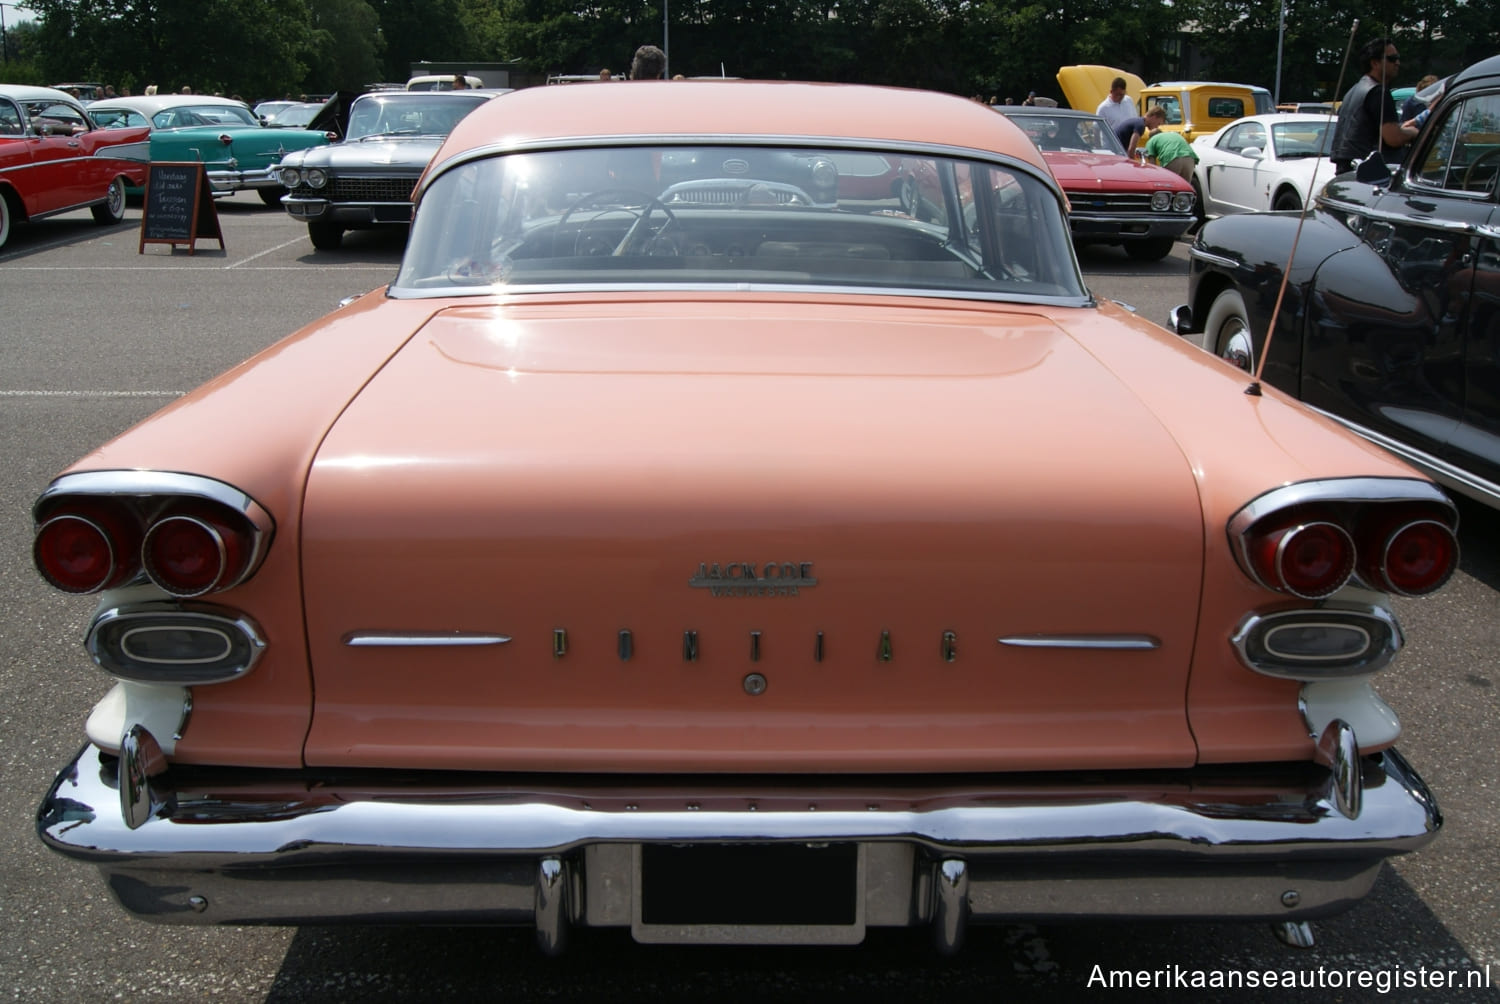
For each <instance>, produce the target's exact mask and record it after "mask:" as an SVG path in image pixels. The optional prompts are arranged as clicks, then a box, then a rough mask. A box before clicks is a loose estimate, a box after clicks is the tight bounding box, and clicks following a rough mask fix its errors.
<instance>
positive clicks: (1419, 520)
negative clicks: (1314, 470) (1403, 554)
mask: <svg viewBox="0 0 1500 1004" xmlns="http://www.w3.org/2000/svg"><path fill="white" fill-rule="evenodd" d="M1317 523H1328V524H1331V525H1333V526H1335V527H1337V528H1339V529H1340V530H1342V531H1343V532H1344V533H1346V534H1347V535H1348V538H1349V539H1350V541H1352V543H1353V545H1354V562H1353V566H1352V569H1351V573H1350V575H1349V576H1348V577H1347V578H1345V579H1344V581H1341V582H1338V583H1337V584H1336V585H1335V587H1334V588H1331V589H1326V590H1318V591H1311V592H1310V591H1306V590H1301V591H1299V590H1294V589H1293V588H1289V587H1288V584H1287V583H1286V582H1284V581H1282V580H1281V578H1280V577H1279V576H1277V575H1275V574H1271V573H1270V572H1268V571H1267V570H1266V569H1265V568H1264V567H1262V566H1263V562H1262V561H1260V560H1258V559H1257V554H1256V545H1257V544H1258V543H1260V542H1263V541H1266V540H1269V539H1272V538H1274V536H1275V535H1276V534H1277V533H1283V532H1286V531H1287V530H1288V529H1289V528H1293V529H1295V528H1301V527H1306V526H1312V525H1314V524H1317ZM1412 526H1428V527H1437V528H1440V529H1441V530H1442V531H1443V532H1444V533H1445V534H1446V535H1447V537H1448V538H1449V539H1448V540H1447V541H1446V542H1445V543H1447V544H1448V545H1449V546H1448V550H1447V555H1448V557H1449V559H1450V560H1449V567H1448V568H1447V569H1446V570H1443V572H1442V574H1439V575H1437V576H1435V577H1434V578H1433V580H1432V581H1431V583H1429V584H1426V585H1425V588H1423V589H1420V590H1406V589H1402V588H1399V586H1398V585H1397V584H1396V583H1394V582H1392V581H1391V580H1390V577H1389V576H1388V575H1386V574H1384V565H1385V562H1386V561H1387V560H1388V557H1387V556H1388V554H1389V551H1390V547H1391V544H1392V542H1393V541H1394V539H1395V535H1396V534H1398V533H1400V532H1402V531H1404V530H1405V529H1408V528H1410V527H1412ZM1225 529H1226V532H1227V534H1228V538H1229V545H1230V549H1231V551H1232V552H1233V553H1234V556H1235V560H1236V561H1237V562H1238V563H1239V565H1240V568H1241V569H1242V570H1243V571H1244V573H1245V574H1246V575H1247V576H1249V577H1250V579H1252V580H1253V581H1254V582H1256V583H1258V584H1259V585H1261V586H1263V587H1265V588H1266V589H1268V590H1271V591H1272V592H1277V593H1282V594H1284V595H1290V596H1295V597H1297V598H1299V599H1304V600H1321V599H1323V598H1324V597H1326V596H1330V595H1333V594H1334V593H1336V592H1337V591H1338V589H1339V588H1341V587H1342V586H1343V585H1344V584H1345V583H1346V582H1348V581H1350V580H1358V581H1359V582H1361V583H1363V584H1365V585H1367V586H1369V587H1370V588H1372V589H1377V590H1381V591H1383V592H1392V593H1397V594H1398V595H1403V596H1412V595H1427V594H1429V593H1431V592H1434V591H1436V590H1437V589H1439V588H1441V587H1442V585H1443V583H1445V582H1446V581H1447V580H1448V579H1449V578H1450V577H1451V576H1452V574H1453V571H1454V570H1455V569H1456V568H1457V567H1458V561H1459V553H1458V538H1457V529H1458V510H1457V508H1456V507H1455V506H1454V504H1453V502H1452V500H1450V499H1449V498H1448V496H1447V495H1446V494H1444V493H1443V491H1442V489H1440V488H1439V487H1438V486H1437V485H1435V484H1433V483H1432V482H1430V481H1424V480H1421V479H1419V478H1377V477H1356V478H1335V479H1327V480H1320V481H1304V482H1297V483H1295V484H1290V485H1284V486H1282V487H1280V488H1276V489H1273V490H1272V491H1269V492H1266V493H1265V494H1263V495H1261V496H1259V497H1257V498H1255V499H1254V500H1252V501H1251V502H1250V503H1249V504H1247V505H1246V506H1244V507H1243V508H1242V509H1240V510H1239V512H1237V513H1235V515H1234V516H1233V517H1232V518H1231V519H1230V520H1229V523H1228V525H1227V526H1226V528H1225Z"/></svg>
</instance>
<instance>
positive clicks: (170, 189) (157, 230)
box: [136, 161, 224, 254]
mask: <svg viewBox="0 0 1500 1004" xmlns="http://www.w3.org/2000/svg"><path fill="white" fill-rule="evenodd" d="M200 240H215V241H218V242H219V250H220V251H222V250H224V231H222V230H220V229H219V211H218V210H217V209H215V208H214V194H213V192H212V191H210V190H209V187H208V175H206V174H204V173H203V165H202V164H200V163H197V162H196V161H194V162H191V163H175V162H171V161H161V162H155V163H152V164H151V165H150V166H149V167H147V169H146V201H145V202H144V203H143V204H142V206H141V245H140V247H139V249H137V251H136V253H137V254H144V253H145V251H146V245H147V244H171V245H172V247H173V249H174V250H175V249H176V247H177V245H178V244H186V245H187V247H188V254H194V253H196V252H197V248H196V247H195V246H194V244H195V242H197V241H200Z"/></svg>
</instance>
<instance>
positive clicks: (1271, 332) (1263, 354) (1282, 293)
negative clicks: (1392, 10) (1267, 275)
mask: <svg viewBox="0 0 1500 1004" xmlns="http://www.w3.org/2000/svg"><path fill="white" fill-rule="evenodd" d="M1357 31H1359V18H1355V19H1354V23H1353V24H1351V25H1350V26H1349V41H1348V42H1347V43H1345V45H1344V62H1343V64H1342V65H1341V66H1340V67H1339V79H1338V83H1337V84H1335V85H1334V88H1333V93H1334V96H1335V97H1337V96H1338V95H1340V94H1342V93H1343V92H1344V72H1345V71H1346V70H1348V69H1349V53H1350V51H1352V50H1353V48H1354V33H1355V32H1357ZM1328 125H1329V127H1330V128H1332V126H1333V109H1332V108H1331V107H1330V108H1329V110H1328ZM1328 155H1329V160H1330V163H1331V162H1332V157H1333V146H1332V140H1331V139H1330V141H1329V149H1328ZM1321 159H1322V158H1321V157H1319V158H1318V159H1317V160H1314V161H1313V176H1312V179H1311V180H1310V181H1309V182H1308V185H1307V190H1308V192H1309V194H1310V193H1312V192H1314V191H1316V189H1315V188H1314V187H1313V185H1314V183H1315V182H1316V181H1317V180H1318V168H1317V164H1318V160H1321ZM1312 204H1313V200H1312V199H1311V198H1309V199H1307V200H1306V202H1305V203H1303V206H1302V213H1301V215H1299V216H1298V217H1297V229H1296V231H1295V232H1294V233H1293V234H1292V249H1291V250H1290V251H1289V252H1287V256H1286V267H1285V268H1283V269H1282V270H1281V288H1280V289H1278V290H1277V291H1276V305H1275V306H1274V307H1272V308H1271V323H1270V326H1269V327H1267V328H1266V340H1265V343H1264V344H1263V345H1262V346H1261V347H1260V360H1259V361H1258V362H1257V363H1256V364H1255V373H1254V374H1253V375H1252V376H1251V378H1250V386H1248V387H1246V388H1245V393H1246V394H1249V395H1250V396H1252V397H1259V396H1260V375H1261V373H1262V372H1264V371H1265V368H1266V358H1267V357H1268V356H1269V355H1270V354H1271V339H1272V338H1273V337H1275V335H1276V319H1277V318H1278V317H1279V316H1280V315H1281V304H1282V302H1283V301H1284V300H1285V299H1286V284H1287V280H1288V279H1290V278H1291V275H1292V262H1293V261H1294V260H1295V259H1296V257H1297V241H1298V240H1300V239H1301V237H1302V224H1304V223H1306V222H1307V211H1308V210H1309V209H1311V208H1312Z"/></svg>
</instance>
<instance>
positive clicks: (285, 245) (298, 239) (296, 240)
mask: <svg viewBox="0 0 1500 1004" xmlns="http://www.w3.org/2000/svg"><path fill="white" fill-rule="evenodd" d="M301 241H302V238H301V237H300V236H298V237H293V238H292V239H291V240H289V241H286V242H284V243H281V244H278V245H276V246H275V247H273V248H266V249H265V250H264V251H262V252H260V253H259V254H253V255H251V256H250V257H249V258H244V259H241V260H240V261H237V262H235V263H234V264H232V265H225V266H224V268H225V269H231V268H239V267H240V266H241V265H243V264H245V262H250V261H254V260H255V259H257V258H263V257H265V256H266V255H268V254H271V253H273V252H276V251H280V250H281V249H282V248H289V247H291V246H292V245H293V244H298V243H301Z"/></svg>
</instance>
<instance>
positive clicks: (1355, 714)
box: [35, 81, 1457, 952]
mask: <svg viewBox="0 0 1500 1004" xmlns="http://www.w3.org/2000/svg"><path fill="white" fill-rule="evenodd" d="M856 153H858V154H873V155H875V156H879V157H882V158H885V159H886V160H888V161H890V162H906V163H912V162H913V161H920V162H921V163H920V165H918V166H919V168H920V175H921V176H922V177H924V178H930V179H931V180H932V186H933V187H931V188H930V189H929V191H930V192H932V193H934V194H933V195H932V196H931V197H934V198H939V199H941V200H942V202H943V206H942V212H941V213H935V212H934V213H931V214H928V215H927V217H926V218H918V217H916V216H914V215H913V214H911V213H909V212H906V211H904V209H903V207H902V206H901V204H900V198H899V192H889V193H887V194H886V195H885V202H882V201H881V199H880V197H879V196H880V193H878V192H876V193H874V194H873V195H872V193H871V192H869V191H863V192H861V193H860V195H861V198H860V200H859V201H858V202H857V203H855V202H844V201H842V199H841V197H840V196H839V195H838V194H837V193H838V191H839V184H838V182H839V178H838V176H837V172H838V164H839V163H840V162H845V163H847V162H849V160H850V157H848V156H846V155H850V154H856ZM924 197H928V196H924ZM1245 383H1246V380H1245V377H1244V375H1243V374H1241V373H1239V372H1238V371H1236V370H1233V369H1232V368H1230V367H1227V366H1225V365H1224V364H1223V362H1222V361H1220V360H1218V359H1216V358H1214V357H1212V356H1210V355H1208V354H1206V353H1203V352H1201V351H1199V350H1198V349H1196V348H1195V347H1193V346H1191V345H1188V344H1186V343H1184V342H1183V341H1182V340H1181V339H1179V338H1178V337H1177V336H1175V335H1173V334H1171V333H1169V332H1167V331H1165V330H1163V329H1161V328H1159V327H1157V326H1155V325H1152V324H1149V323H1147V322H1145V321H1142V320H1140V319H1138V318H1136V317H1134V316H1132V315H1131V314H1130V313H1129V312H1127V311H1125V310H1123V309H1121V308H1119V307H1117V306H1116V305H1114V304H1111V303H1108V302H1102V301H1099V300H1097V299H1096V298H1095V297H1093V296H1092V295H1090V293H1089V291H1088V290H1087V288H1086V287H1085V285H1084V283H1083V280H1082V277H1081V275H1080V273H1079V269H1078V266H1077V262H1076V261H1075V258H1074V255H1073V247H1072V244H1071V242H1070V239H1069V234H1068V221H1067V216H1066V211H1065V202H1064V198H1063V195H1062V192H1061V191H1060V190H1059V188H1058V187H1057V184H1056V181H1055V180H1054V178H1053V175H1052V173H1051V172H1050V171H1049V170H1048V168H1047V165H1046V163H1045V162H1044V161H1043V160H1042V156H1041V154H1040V153H1038V152H1037V150H1036V148H1035V147H1034V146H1033V144H1032V143H1031V142H1030V141H1029V140H1028V139H1027V137H1026V135H1025V134H1024V133H1023V132H1022V131H1021V130H1020V129H1019V128H1017V127H1016V126H1015V124H1014V123H1012V122H1010V121H1009V120H1008V119H1006V118H1004V117H1002V116H999V115H995V114H994V113H993V112H991V111H989V110H988V109H987V108H984V107H982V106H979V105H976V104H974V103H973V102H970V101H965V100H962V99H959V98H956V97H950V96H944V95H939V94H933V93H927V92H922V91H915V90H876V89H870V88H861V87H853V86H841V85H823V84H797V83H750V82H733V81H731V82H703V83H694V82H676V83H669V82H662V83H660V84H657V83H645V82H643V83H637V84H634V85H632V86H630V87H619V88H614V87H603V88H597V87H589V88H577V87H547V88H542V87H538V88H533V89H529V90H524V91H520V92H517V93H515V94H513V95H510V96H508V97H507V98H506V99H505V100H503V101H495V102H490V103H487V104H485V105H483V106H482V107H480V108H479V109H477V110H476V111H475V112H474V113H473V114H471V115H469V116H468V117H467V118H465V119H464V120H463V121H462V122H461V123H460V124H459V125H458V127H457V128H456V129H455V130H454V132H453V133H452V135H451V136H450V137H449V139H448V140H447V142H446V143H445V144H444V146H443V147H442V148H441V150H440V151H439V152H438V153H437V155H436V157H435V158H434V160H433V161H432V163H431V164H430V166H429V167H428V169H427V171H426V173H425V175H424V176H423V177H422V180H421V181H420V182H419V184H418V186H417V191H416V213H415V220H414V223H413V229H412V234H411V240H410V243H409V245H408V248H407V251H406V255H405V259H404V261H403V263H402V265H401V269H400V272H399V274H398V276H397V277H396V279H395V281H394V282H393V283H392V284H391V285H390V286H389V287H388V288H382V289H378V290H375V291H373V292H371V293H369V294H367V295H366V296H364V297H362V298H360V299H357V300H355V301H354V302H352V303H350V304H348V305H346V306H344V307H342V308H341V309H339V310H338V311H336V312H334V313H333V314H330V315H329V316H328V317H326V318H324V319H323V320H321V321H319V322H317V323H315V324H313V325H311V326H309V327H307V328H305V329H303V330H301V331H298V332H296V333H295V334H293V335H291V336H290V337H288V338H287V339H286V340H284V341H282V342H280V343H279V344H277V345H276V346H274V347H272V348H271V349H269V350H267V351H266V352H264V353H263V354H261V355H260V356H258V357H256V358H253V359H251V360H249V361H248V362H246V363H244V364H243V365H241V366H239V367H237V368H235V369H234V370H232V371H230V372H229V373H226V374H224V375H223V376H221V377H220V378H218V379H217V380H215V381H214V382H213V383H211V384H210V385H207V386H206V387H204V388H202V389H200V390H199V391H197V392H195V393H194V394H192V395H190V396H188V397H186V398H184V399H181V400H179V401H177V402H176V403H174V404H173V405H171V406H170V407H168V408H167V409H165V410H163V411H162V412H161V413H159V414H157V415H156V416H154V417H152V418H151V419H149V420H148V421H146V422H144V423H142V424H141V425H139V426H137V427H136V428H134V429H132V430H130V431H128V432H126V433H124V434H123V435H121V436H120V437H118V438H116V439H114V440H113V441H111V442H109V443H107V444H106V445H104V446H102V447H100V448H99V449H97V450H96V451H94V452H92V453H90V454H89V455H87V456H85V457H84V458H83V459H81V460H80V461H78V462H77V463H76V464H75V465H74V466H72V467H71V468H69V469H68V470H66V471H64V472H62V473H61V474H60V475H59V476H58V477H57V478H56V480H54V481H53V482H52V483H51V485H49V486H48V487H47V488H46V489H45V491H43V493H42V495H41V497H40V498H39V499H38V501H37V503H36V506H35V519H36V540H35V559H36V564H37V567H38V569H39V570H40V572H41V574H42V575H43V576H44V577H45V578H46V579H47V580H48V581H49V582H50V583H52V584H53V585H54V586H56V587H57V588H58V589H60V590H63V591H66V592H70V593H93V594H96V595H97V596H98V600H99V602H98V608H97V612H96V613H95V614H94V616H93V618H92V621H91V623H89V624H88V625H87V628H86V639H87V649H88V651H89V653H90V654H91V655H92V657H93V659H94V661H95V662H96V663H97V664H98V666H99V667H101V668H102V669H104V670H105V671H106V672H107V673H109V674H111V675H112V676H113V677H115V678H116V680H117V683H116V684H115V686H114V688H113V689H112V690H111V691H110V692H109V694H108V695H107V696H106V697H105V698H104V699H103V700H102V701H100V703H99V704H98V706H97V707H96V708H95V709H94V711H93V713H92V714H91V715H90V716H89V719H88V723H87V727H86V728H87V743H86V745H85V746H84V748H83V750H82V752H81V753H80V754H79V756H78V758H77V759H76V760H75V761H74V762H72V763H70V764H67V765H66V766H65V767H64V768H63V770H62V772H61V773H60V775H59V776H58V779H57V781H56V784H55V785H54V787H53V788H52V789H51V791H50V792H49V793H48V795H47V796H46V800H45V802H44V803H43V805H42V806H41V809H40V813H39V823H38V826H39V831H40V835H41V838H42V839H43V840H44V841H45V842H46V843H47V844H48V845H49V846H50V847H51V848H53V849H54V850H56V851H58V852H60V853H61V854H64V855H67V856H69V857H72V858H75V859H77V860H78V861H79V862H80V863H83V864H87V865H90V866H93V867H97V868H98V869H99V870H100V871H101V872H102V873H103V875H104V876H105V878H106V879H107V882H108V885H109V888H110V889H111V891H112V892H113V893H114V894H115V895H116V896H117V897H118V898H119V900H120V902H121V903H122V905H123V906H124V907H125V908H126V909H127V910H129V911H131V912H132V913H135V914H138V915H140V916H143V917H146V918H148V919H151V920H155V921H160V922H166V923H189V924H192V923H197V924H234V923H247V922H271V923H304V922H306V923H326V922H333V921H355V922H359V921H370V920H380V921H386V922H389V921H393V920H395V921H399V920H409V921H411V922H413V923H418V922H420V923H485V924H515V925H527V926H534V927H535V930H536V933H537V937H538V940H539V943H540V945H541V946H542V948H543V949H544V950H546V951H549V952H556V951H559V950H561V949H562V947H563V945H564V944H565V942H566V940H567V936H568V933H569V931H570V930H572V929H574V928H576V927H618V928H628V929H630V930H631V931H632V932H633V934H634V936H635V937H636V938H637V939H638V940H640V941H642V942H731V943H746V944H766V943H824V944H838V943H845V944H847V943H856V942H859V941H860V940H861V939H862V938H863V937H864V936H865V933H866V931H867V930H868V929H870V928H872V927H913V928H922V929H925V930H926V931H927V932H929V933H930V936H931V937H933V938H935V940H936V942H937V944H938V945H939V946H940V948H941V949H942V950H943V951H954V950H956V949H958V947H959V945H960V943H961V942H962V940H963V937H964V933H965V931H966V929H967V927H968V925H970V924H974V923H994V922H1003V921H1008V920H1013V919H1016V918H1033V919H1035V918H1049V917H1050V918H1061V917H1072V918H1076V917H1101V918H1130V917H1137V916H1150V917H1153V918H1163V917H1175V918H1215V919H1225V918H1229V919H1241V920H1269V921H1274V922H1277V923H1278V924H1279V925H1280V927H1281V930H1282V931H1283V933H1284V934H1285V935H1286V936H1287V937H1289V938H1292V939H1294V940H1301V941H1304V942H1305V941H1306V940H1307V939H1308V937H1309V931H1308V929H1307V927H1306V922H1307V921H1308V919H1310V918H1315V917H1318V916H1322V915H1325V914H1328V913H1333V912H1336V911H1338V910H1340V909H1343V908H1346V907H1348V906H1349V905H1351V904H1352V903H1354V902H1355V901H1357V900H1358V899H1359V898H1360V897H1361V896H1362V895H1364V894H1365V892H1366V891H1367V890H1368V889H1369V888H1370V885H1371V883H1372V882H1373V880H1374V878H1375V875H1376V874H1377V872H1378V871H1379V869H1380V866H1381V862H1382V861H1383V859H1385V858H1386V857H1389V856H1391V855H1394V854H1401V853H1404V852H1408V851H1413V850H1416V849H1418V848H1420V847H1422V846H1423V845H1424V844H1426V843H1427V842H1428V841H1429V840H1431V839H1432V838H1433V836H1434V835H1435V833H1436V832H1437V830H1438V828H1439V825H1440V816H1439V814H1438V811H1437V808H1436V806H1435V804H1434V802H1433V800H1432V798H1431V796H1430V795H1429V794H1428V792H1427V790H1426V788H1425V787H1424V785H1423V783H1422V780H1421V778H1420V777H1419V776H1418V775H1417V773H1416V771H1415V770H1413V768H1412V767H1411V766H1410V765H1409V764H1408V763H1407V762H1406V761H1405V760H1404V759H1402V757H1401V756H1400V754H1399V753H1397V752H1396V749H1395V746H1394V744H1395V743H1396V741H1397V739H1398V738H1399V736H1400V732H1401V725H1400V722H1399V720H1398V719H1397V717H1396V714H1395V713H1394V712H1393V711H1392V710H1391V709H1390V708H1389V707H1388V706H1387V705H1386V704H1384V703H1383V702H1382V701H1381V700H1380V698H1379V697H1378V696H1377V695H1376V693H1375V690H1374V688H1373V686H1372V681H1373V680H1374V678H1375V677H1376V675H1377V674H1378V673H1379V671H1380V670H1382V669H1383V668H1384V667H1385V666H1387V665H1388V664H1389V663H1390V662H1391V661H1392V660H1393V659H1394V658H1396V657H1397V656H1398V653H1399V650H1400V648H1401V646H1402V634H1401V630H1400V628H1399V627H1398V625H1397V622H1396V620H1395V618H1394V617H1393V615H1392V613H1391V609H1390V604H1389V596H1390V595H1392V594H1403V595H1418V594H1423V593H1429V592H1431V591H1433V590H1436V589H1438V588H1439V587H1441V586H1442V585H1443V583H1444V582H1445V581H1446V580H1447V578H1448V576H1449V575H1450V574H1451V572H1452V570H1453V568H1454V565H1455V563H1456V560H1457V553H1456V543H1455V538H1454V534H1453V528H1454V523H1455V513H1454V509H1453V507H1452V506H1451V504H1450V502H1449V501H1448V499H1447V498H1446V497H1445V496H1444V495H1443V493H1442V492H1441V491H1440V490H1438V489H1437V488H1436V487H1435V486H1434V485H1433V484H1432V483H1431V482H1429V481H1427V480H1426V479H1424V478H1422V477H1420V476H1419V475H1417V474H1416V473H1414V472H1413V471H1412V470H1411V469H1409V468H1407V467H1406V466H1404V465H1403V464H1402V463H1400V462H1399V461H1397V460H1395V459H1393V458H1392V457H1391V456H1390V455H1388V454H1386V453H1384V452H1382V451H1381V450H1379V449H1378V448H1376V447H1374V446H1372V445H1370V444H1367V443H1365V442H1364V441H1362V440H1359V439H1356V438H1355V437H1354V436H1352V435H1350V434H1348V433H1346V432H1345V431H1343V430H1342V429H1340V428H1339V427H1337V426H1336V425H1334V424H1333V423H1331V422H1329V421H1326V420H1324V419H1323V418H1321V417H1319V416H1317V415H1314V414H1312V413H1310V412H1308V411H1307V410H1305V409H1304V408H1302V407H1301V406H1300V405H1298V404H1297V403H1295V402H1293V401H1290V400H1288V399H1287V398H1286V397H1285V396H1284V395H1282V394H1280V393H1279V392H1277V391H1275V390H1272V389H1270V388H1267V389H1265V390H1264V392H1263V393H1262V394H1259V395H1247V394H1246V393H1244V391H1245ZM267 401H275V402H276V407H274V408H267V407H266V402H267ZM257 413H258V414H259V415H260V418H259V419H258V420H257V421H255V422H246V421H244V416H245V415H246V414H257Z"/></svg>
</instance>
